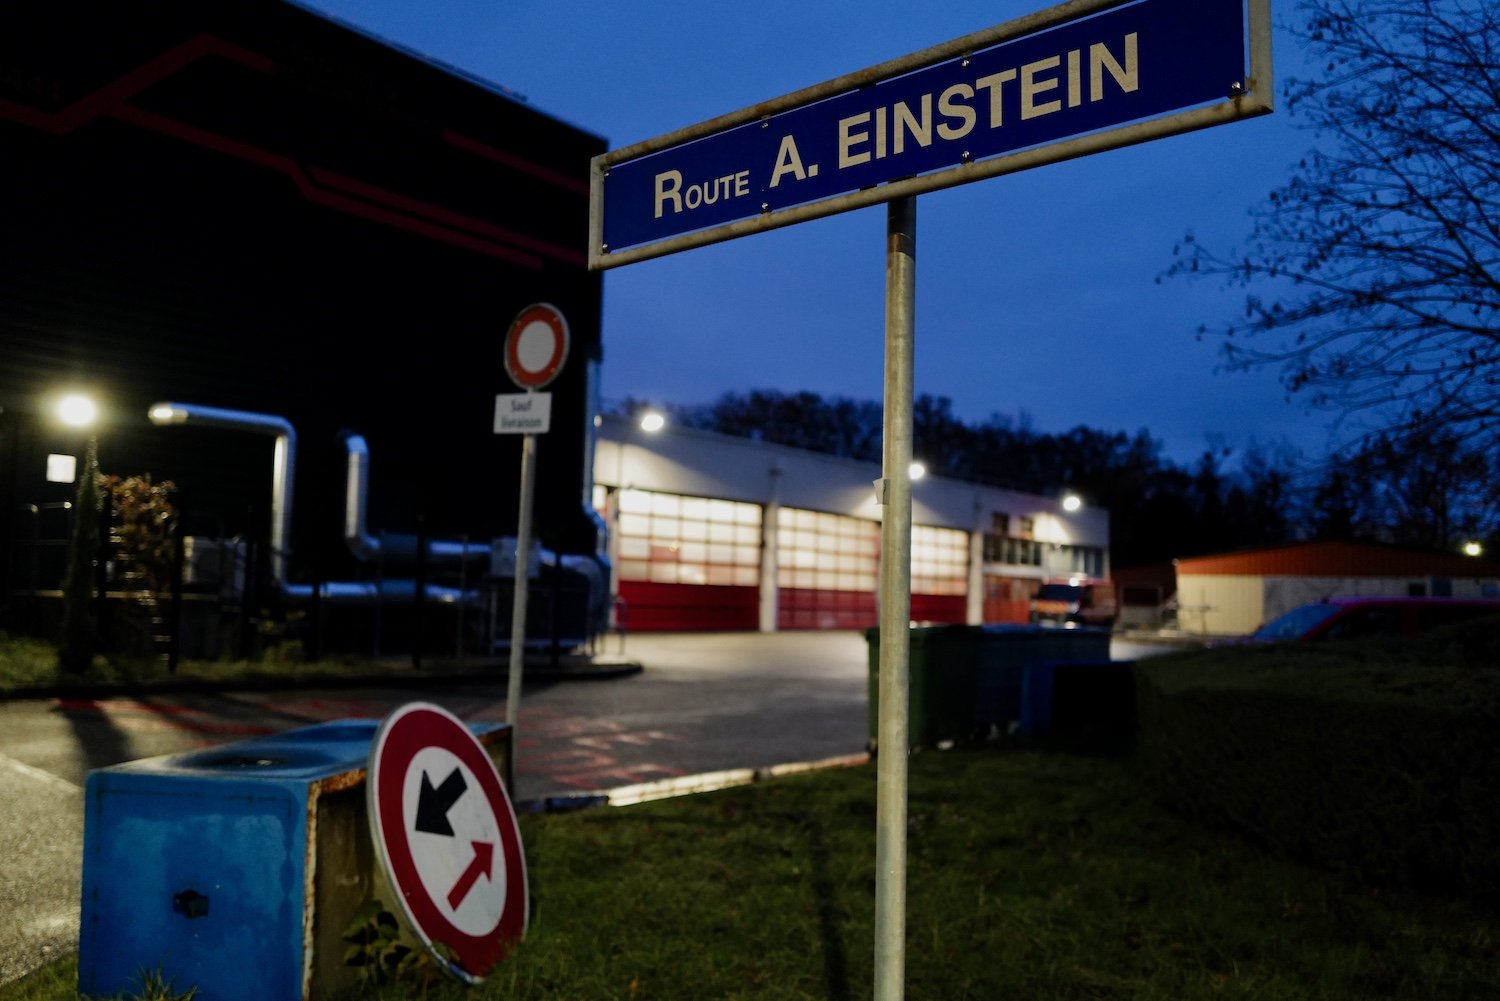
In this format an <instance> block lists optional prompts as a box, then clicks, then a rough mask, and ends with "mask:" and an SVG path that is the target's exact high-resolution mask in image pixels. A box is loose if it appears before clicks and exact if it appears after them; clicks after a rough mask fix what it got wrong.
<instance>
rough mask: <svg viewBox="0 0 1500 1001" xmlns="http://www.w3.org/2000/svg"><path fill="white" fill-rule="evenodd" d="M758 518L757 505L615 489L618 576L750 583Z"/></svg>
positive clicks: (754, 576)
mask: <svg viewBox="0 0 1500 1001" xmlns="http://www.w3.org/2000/svg"><path fill="white" fill-rule="evenodd" d="M760 522H761V509H760V506H759V505H758V504H746V503H742V502H740V501H726V500H711V499H709V498H707V497H682V496H679V495H677V494H663V493H656V492H654V491H650V490H624V491H621V492H620V522H619V533H620V537H619V540H618V544H619V560H620V566H619V574H620V579H621V580H644V581H652V582H655V583H658V584H737V585H742V586H748V587H754V586H756V585H758V584H759V583H760Z"/></svg>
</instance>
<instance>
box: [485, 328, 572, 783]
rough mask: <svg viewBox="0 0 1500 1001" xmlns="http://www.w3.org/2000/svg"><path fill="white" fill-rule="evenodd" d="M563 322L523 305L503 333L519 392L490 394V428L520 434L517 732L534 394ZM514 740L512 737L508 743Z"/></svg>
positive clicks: (543, 399)
mask: <svg viewBox="0 0 1500 1001" xmlns="http://www.w3.org/2000/svg"><path fill="white" fill-rule="evenodd" d="M568 344H569V333H568V321H567V319H566V318H564V316H563V315H562V311H561V310H559V309H558V308H557V307H556V306H553V305H551V304H550V303H545V302H539V303H534V304H533V305H530V306H527V307H526V308H525V309H523V310H521V312H520V313H518V314H516V318H515V319H514V320H512V321H511V324H510V330H509V331H508V332H507V333H506V335H505V372H506V374H507V375H509V376H510V378H511V381H512V382H514V383H515V384H516V385H517V386H521V387H522V388H524V389H525V390H526V392H524V393H520V394H514V393H501V394H497V395H496V397H495V433H496V434H518V433H519V434H522V435H524V436H525V437H523V438H522V439H521V504H520V514H519V516H518V517H517V519H516V567H515V573H514V577H513V579H514V580H515V586H514V587H513V589H512V591H513V594H512V603H511V619H510V674H509V676H508V677H507V679H506V688H505V691H506V695H505V721H506V722H507V723H509V724H510V725H511V727H512V728H513V729H512V733H518V732H519V731H520V723H521V671H522V669H523V668H524V667H525V664H526V592H527V590H528V580H529V574H528V570H529V568H530V566H531V507H532V495H533V494H534V493H535V492H536V435H537V434H539V433H545V432H546V431H547V429H548V427H549V426H550V425H551V417H552V394H550V393H538V392H536V390H538V389H541V388H543V387H544V386H546V385H548V384H549V383H551V382H552V380H553V379H555V378H557V373H558V372H560V371H561V370H562V367H563V363H564V362H566V361H567V360H568ZM519 746H520V741H517V740H513V743H512V752H511V753H512V759H511V760H512V761H514V760H515V759H514V754H515V751H514V748H516V747H519Z"/></svg>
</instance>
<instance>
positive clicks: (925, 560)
mask: <svg viewBox="0 0 1500 1001" xmlns="http://www.w3.org/2000/svg"><path fill="white" fill-rule="evenodd" d="M968 572H969V536H968V533H966V532H962V531H959V530H958V529H955V528H933V527H932V526H930V525H913V526H912V527H911V589H912V592H913V593H915V594H965V593H966V592H967V591H968Z"/></svg>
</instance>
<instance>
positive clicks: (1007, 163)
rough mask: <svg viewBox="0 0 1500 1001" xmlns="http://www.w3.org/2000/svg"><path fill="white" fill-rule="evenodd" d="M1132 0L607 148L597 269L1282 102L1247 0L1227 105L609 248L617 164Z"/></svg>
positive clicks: (1266, 17)
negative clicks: (1246, 54) (608, 181)
mask: <svg viewBox="0 0 1500 1001" xmlns="http://www.w3.org/2000/svg"><path fill="white" fill-rule="evenodd" d="M1133 2H1136V0H1070V2H1068V3H1064V4H1060V5H1058V6H1056V7H1050V8H1048V9H1046V10H1042V11H1037V12H1036V13H1033V14H1027V15H1025V16H1023V17H1018V18H1015V19H1014V20H1011V21H1007V22H1005V23H1004V24H1000V25H997V26H995V27H993V28H987V29H985V30H983V31H977V32H974V33H973V34H970V35H964V36H963V37H961V38H956V39H954V40H952V41H949V42H944V43H942V44H940V45H935V46H932V47H931V48H927V49H923V50H922V51H920V52H914V53H912V54H911V55H907V56H902V57H900V58H897V59H892V60H889V61H887V62H884V63H880V64H879V65H876V66H871V67H869V68H867V69H863V70H859V71H857V72H854V73H848V74H845V75H844V76H841V77H837V78H835V79H833V80H829V81H827V82H826V83H821V84H817V85H815V86H812V87H806V88H803V89H802V90H798V91H794V92H793V93H790V94H787V95H785V96H783V97H778V98H775V99H773V100H770V101H764V102H762V103H760V104H755V105H751V106H750V107H748V108H742V109H740V110H739V111H732V112H730V113H729V114H726V115H720V116H719V117H717V118H711V119H709V120H708V121H705V122H700V123H699V124H697V125H692V126H688V127H687V128H683V129H678V130H676V131H675V132H668V133H666V134H664V135H660V136H657V137H656V138H654V139H647V140H644V141H642V142H638V143H634V144H632V145H630V146H624V147H621V148H620V149H617V150H611V151H609V152H607V153H601V154H600V155H598V156H596V157H594V158H593V159H592V160H591V161H590V164H589V256H588V268H589V270H590V271H603V270H607V269H609V268H616V267H620V266H622V265H625V264H633V263H635V262H637V261H645V260H650V259H652V258H656V257H664V256H666V255H667V254H675V253H677V252H679V251H683V250H691V249H693V248H695V247H704V246H708V245H709V244H713V243H722V242H724V241H725V240H732V239H735V238H736V237H740V236H748V235H750V234H751V233H759V232H763V231H765V230H771V229H780V228H781V227H783V226H791V225H793V224H795V223H799V222H806V221H808V220H810V219H821V218H823V217H824V216H830V215H835V214H837V213H839V212H848V211H850V210H852V209H857V208H864V207H866V206H869V205H878V204H880V203H882V202H888V201H893V200H895V199H897V198H904V197H906V196H909V195H919V194H923V193H925V192H928V191H938V190H941V189H943V188H952V187H957V186H958V185H960V184H968V183H970V182H972V181H980V180H984V179H985V178H989V177H998V176H1000V175H1002V174H1014V173H1018V172H1019V171H1022V170H1029V169H1031V168H1032V167H1040V166H1044V165H1046V164H1050V163H1061V162H1063V161H1065V160H1074V159H1077V158H1079V157H1083V156H1089V155H1092V154H1094V153H1102V152H1104V151H1105V150H1110V149H1119V148H1121V147H1125V146H1135V145H1139V144H1140V143H1144V142H1150V141H1151V140H1154V139H1163V138H1166V137H1167V136H1174V135H1181V134H1183V133H1185V132H1195V131H1197V130H1199V129H1206V128H1210V127H1212V126H1215V125H1224V124H1227V123H1229V122H1235V121H1239V120H1241V119H1245V118H1254V117H1257V116H1260V115H1267V114H1270V113H1271V112H1272V111H1274V110H1275V83H1274V81H1273V79H1272V72H1271V0H1246V3H1247V6H1248V12H1249V43H1250V77H1249V79H1247V80H1245V81H1244V90H1243V93H1240V94H1237V95H1233V96H1230V97H1228V98H1227V99H1226V100H1224V101H1221V102H1219V103H1218V104H1212V105H1209V106H1208V107H1204V108H1193V109H1191V110H1189V111H1179V112H1174V113H1172V114H1169V115H1163V116H1161V117H1158V118H1152V119H1148V120H1146V121H1142V122H1134V123H1132V124H1129V125H1122V126H1116V127H1114V128H1110V129H1105V130H1103V131H1100V132H1093V133H1089V134H1086V135H1081V136H1075V137H1073V138H1071V139H1064V140H1061V141H1059V142H1055V143H1050V144H1048V145H1045V146H1037V147H1033V148H1031V149H1024V150H1019V151H1017V152H1014V153H1007V154H1003V155H1001V156H996V157H992V158H990V159H986V160H978V161H973V162H970V163H964V164H959V165H958V166H955V167H948V168H946V169H943V170H939V171H935V172H933V173H930V174H922V175H919V176H916V177H908V178H903V179H901V180H899V181H891V182H888V183H886V184H880V185H876V186H875V187H873V188H866V189H864V190H861V191H853V192H849V193H846V194H842V195H835V196H833V197H831V198H826V199H823V200H821V201H816V202H810V203H808V204H805V205H796V206H792V207H791V208H785V209H779V210H777V211H774V212H764V213H762V214H760V215H758V216H755V217H753V218H749V219H738V220H735V221H734V222H729V223H724V224H722V225H719V226H714V227H711V228H709V229H703V230H698V231H695V232H692V233H683V234H680V235H678V236H673V237H669V238H667V239H663V240H658V241H655V242H652V243H645V244H640V245H637V246H633V247H628V248H626V249H624V250H619V251H610V250H609V248H608V247H607V246H605V244H604V188H605V178H606V177H607V176H608V174H609V168H610V167H611V166H613V165H614V164H617V163H624V162H626V161H628V160H634V159H636V158H638V157H642V156H646V155H647V154H650V153H655V152H658V151H660V150H664V149H670V148H671V147H673V146H680V145H682V144H683V143H688V142H692V141H693V140H695V139H701V138H703V137H704V136H708V135H713V134H715V133H718V132H723V131H725V130H727V129H732V128H736V127H738V126H740V125H744V124H746V123H747V122H753V121H756V120H758V119H761V118H766V117H768V116H771V115H776V114H780V113H781V112H783V111H790V110H792V109H793V108H798V107H801V106H803V105H805V104H811V103H813V102H814V101H821V100H823V99H824V98H828V97H833V96H835V95H837V94H842V93H845V92H847V91H850V90H854V89H856V88H859V87H865V86H869V85H870V84H872V83H876V82H879V81H881V80H885V79H889V78H890V77H894V76H900V75H902V74H905V73H910V72H913V71H915V70H919V69H922V68H924V67H926V66H930V65H932V64H934V63H938V62H942V61H943V60H945V59H952V58H955V57H957V56H962V55H964V54H965V53H967V52H973V51H977V50H979V49H986V48H989V47H991V46H994V45H998V44H1000V43H1002V42H1007V41H1010V40H1011V39H1014V38H1020V37H1022V36H1025V35H1031V34H1036V33H1037V32H1041V31H1045V30H1047V29H1048V28H1054V27H1057V26H1058V25H1061V24H1066V23H1068V22H1069V21H1076V20H1078V19H1080V18H1084V17H1088V16H1090V15H1092V14H1097V13H1100V12H1102V11H1106V10H1110V9H1112V8H1115V7H1123V6H1125V5H1127V4H1129V3H1133Z"/></svg>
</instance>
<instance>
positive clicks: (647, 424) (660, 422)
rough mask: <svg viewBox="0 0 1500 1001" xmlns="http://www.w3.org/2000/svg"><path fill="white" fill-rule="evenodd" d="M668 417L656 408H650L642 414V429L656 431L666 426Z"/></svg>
mask: <svg viewBox="0 0 1500 1001" xmlns="http://www.w3.org/2000/svg"><path fill="white" fill-rule="evenodd" d="M666 425H667V419H666V418H665V417H663V416H662V415H661V414H659V413H657V412H656V411H655V410H648V411H646V412H645V413H643V414H641V421H640V427H641V430H642V431H648V432H651V433H655V432H657V431H660V430H661V429H662V428H664V427H666Z"/></svg>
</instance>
